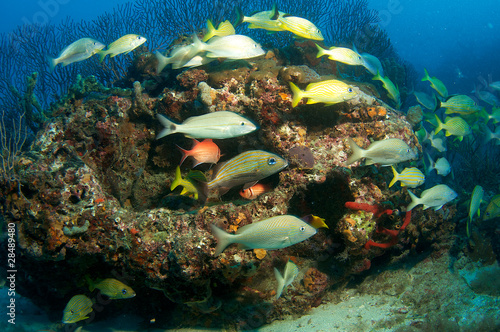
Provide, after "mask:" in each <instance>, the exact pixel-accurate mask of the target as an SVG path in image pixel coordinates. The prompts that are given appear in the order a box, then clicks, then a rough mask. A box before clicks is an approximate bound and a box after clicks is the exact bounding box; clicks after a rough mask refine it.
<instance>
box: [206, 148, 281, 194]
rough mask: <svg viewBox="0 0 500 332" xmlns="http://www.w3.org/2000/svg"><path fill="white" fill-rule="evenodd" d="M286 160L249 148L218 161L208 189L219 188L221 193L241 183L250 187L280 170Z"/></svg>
mask: <svg viewBox="0 0 500 332" xmlns="http://www.w3.org/2000/svg"><path fill="white" fill-rule="evenodd" d="M287 165H288V162H287V161H286V160H285V159H283V158H281V157H280V156H278V155H276V154H274V153H270V152H267V151H262V150H251V151H246V152H243V153H240V154H239V155H237V156H236V157H234V158H232V159H229V160H228V161H226V162H224V163H220V164H219V165H217V166H216V169H215V170H214V174H215V175H214V177H213V179H212V181H210V182H209V183H208V189H219V193H220V194H223V193H225V192H227V191H228V190H229V189H231V188H232V187H235V186H238V185H242V184H244V185H245V186H244V187H243V189H246V188H250V187H251V186H253V185H254V184H255V183H257V181H259V180H261V179H263V178H266V177H268V176H270V175H272V174H274V173H277V172H279V171H281V170H282V169H283V168H285V167H286V166H287Z"/></svg>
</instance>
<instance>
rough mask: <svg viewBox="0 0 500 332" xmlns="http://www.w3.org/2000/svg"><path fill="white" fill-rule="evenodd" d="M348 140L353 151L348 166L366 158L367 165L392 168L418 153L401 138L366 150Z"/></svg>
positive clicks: (387, 140) (372, 145) (389, 140)
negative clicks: (391, 166)
mask: <svg viewBox="0 0 500 332" xmlns="http://www.w3.org/2000/svg"><path fill="white" fill-rule="evenodd" d="M347 139H348V141H349V146H350V147H351V150H352V155H351V156H350V157H349V158H348V159H347V165H351V164H352V163H354V162H356V161H358V160H360V159H362V158H366V162H365V165H372V164H381V165H382V166H390V165H394V164H397V163H400V162H403V161H406V160H411V159H415V157H416V153H415V152H414V151H413V150H412V149H410V147H409V146H408V144H406V143H405V142H404V141H403V140H400V139H399V138H388V139H384V140H381V141H376V142H373V143H372V144H370V146H369V147H368V148H367V149H366V150H365V149H362V148H360V147H359V146H358V145H357V144H356V142H354V140H353V139H352V138H350V137H348V138H347Z"/></svg>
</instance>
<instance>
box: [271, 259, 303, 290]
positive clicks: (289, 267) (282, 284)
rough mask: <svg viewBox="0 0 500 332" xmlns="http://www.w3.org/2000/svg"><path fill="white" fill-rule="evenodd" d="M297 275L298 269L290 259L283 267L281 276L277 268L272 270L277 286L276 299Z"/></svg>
mask: <svg viewBox="0 0 500 332" xmlns="http://www.w3.org/2000/svg"><path fill="white" fill-rule="evenodd" d="M298 274H299V268H298V267H297V265H295V263H294V262H292V260H291V259H289V260H288V262H287V263H286V265H285V271H284V272H283V276H282V275H281V273H280V271H278V269H277V268H274V276H275V277H276V281H277V282H278V286H277V287H276V299H279V297H280V296H281V293H283V291H284V290H285V288H287V287H288V286H289V285H291V284H292V282H293V281H294V280H295V278H296V277H297V275H298Z"/></svg>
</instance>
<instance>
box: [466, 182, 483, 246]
mask: <svg viewBox="0 0 500 332" xmlns="http://www.w3.org/2000/svg"><path fill="white" fill-rule="evenodd" d="M483 195H484V189H483V187H481V186H475V187H474V190H473V191H472V195H471V199H470V204H469V220H468V221H467V228H466V230H467V237H470V226H469V225H470V223H471V222H472V220H473V219H474V215H475V214H476V213H477V216H478V217H479V216H480V215H481V214H480V210H479V206H480V205H481V201H482V199H483Z"/></svg>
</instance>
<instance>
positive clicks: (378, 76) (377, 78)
mask: <svg viewBox="0 0 500 332" xmlns="http://www.w3.org/2000/svg"><path fill="white" fill-rule="evenodd" d="M372 81H382V76H380V71H378V70H377V74H376V75H375V76H373V78H372Z"/></svg>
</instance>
